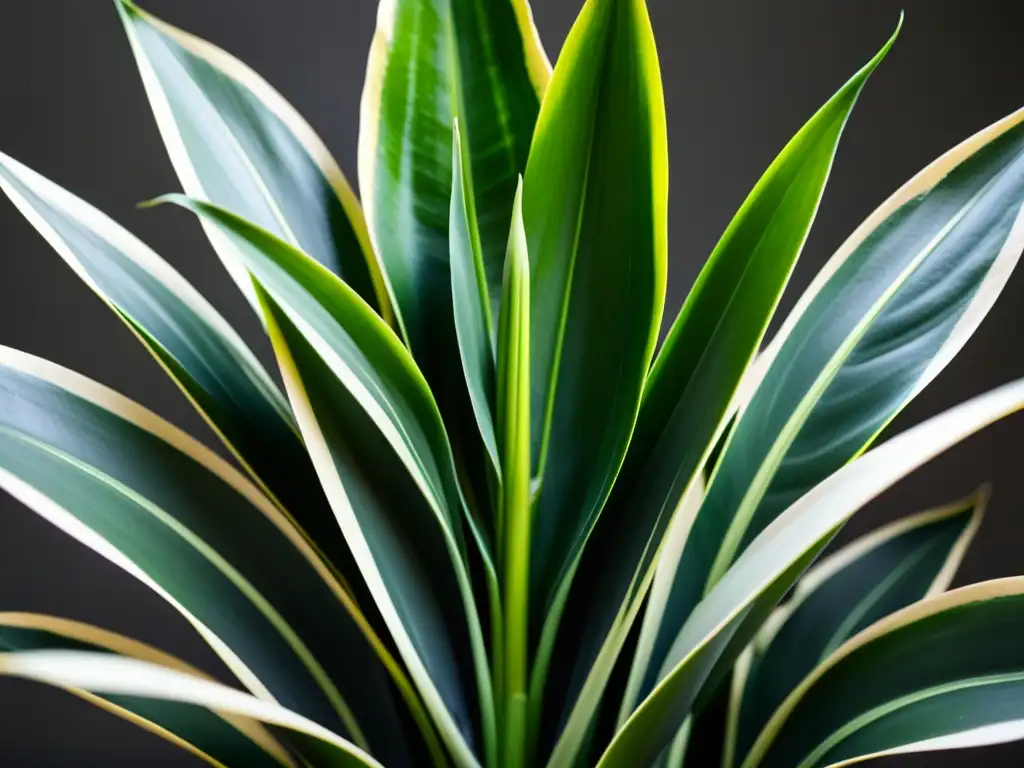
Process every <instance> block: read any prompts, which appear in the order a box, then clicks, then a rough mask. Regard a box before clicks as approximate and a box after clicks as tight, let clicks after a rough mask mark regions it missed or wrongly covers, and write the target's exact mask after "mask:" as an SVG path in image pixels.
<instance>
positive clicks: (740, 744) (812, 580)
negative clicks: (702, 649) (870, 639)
mask: <svg viewBox="0 0 1024 768" xmlns="http://www.w3.org/2000/svg"><path fill="white" fill-rule="evenodd" d="M988 496H989V489H988V488H987V487H985V488H982V489H981V490H979V491H978V492H976V493H975V494H973V495H972V496H971V497H970V498H967V499H964V500H961V501H959V502H956V503H955V504H950V505H947V506H945V507H940V508H938V509H934V510H930V511H928V512H922V513H921V514H918V515H914V516H912V517H908V518H904V519H903V520H899V521H897V522H895V523H892V524H890V525H887V526H885V527H884V528H880V529H879V530H877V531H874V532H872V533H870V534H868V535H866V536H863V537H861V538H860V539H857V540H856V541H854V542H852V543H850V544H848V545H846V546H845V547H843V548H842V549H840V550H838V551H837V552H836V553H835V554H833V555H830V556H829V557H828V558H826V559H824V560H822V561H821V562H820V563H818V564H817V565H815V566H814V568H812V569H811V570H809V571H808V572H807V574H805V575H804V577H803V578H802V579H801V580H800V581H799V582H798V584H797V587H796V589H795V591H794V593H793V595H792V597H791V598H790V599H789V600H788V601H787V602H786V603H785V604H784V605H783V606H782V607H781V608H779V609H777V610H776V611H775V613H774V614H773V615H772V617H771V619H770V620H769V621H768V623H767V624H766V625H765V626H764V627H763V628H762V629H761V631H760V632H759V633H758V636H757V637H756V639H755V640H754V642H753V643H751V645H750V646H749V647H748V648H747V650H746V651H745V652H744V654H743V657H742V658H741V659H740V661H739V662H738V663H737V665H736V672H735V673H734V677H733V683H732V687H733V697H732V702H731V707H730V712H729V720H730V723H729V732H730V733H729V739H728V740H727V743H728V744H729V748H728V753H729V754H728V756H727V758H726V763H725V765H727V766H732V765H733V764H734V763H735V762H736V758H739V759H740V760H742V758H743V756H744V755H745V754H746V753H747V751H748V750H749V749H750V746H751V744H752V743H753V741H754V739H755V738H756V737H757V734H758V733H759V732H760V730H761V728H762V727H764V725H765V724H766V723H767V722H768V720H769V719H770V718H771V717H772V715H773V714H774V712H775V710H776V709H777V708H778V707H779V705H780V704H781V703H782V702H783V700H784V699H785V698H786V696H788V695H789V693H791V692H792V691H793V690H795V689H796V687H797V685H798V684H799V683H800V681H801V680H802V679H803V678H804V677H805V676H806V675H807V674H808V673H809V672H811V670H813V669H814V667H815V666H817V665H818V664H819V663H821V662H822V661H823V660H824V659H826V658H827V657H828V656H829V655H830V654H831V653H832V652H833V651H835V650H836V648H838V647H839V645H841V644H842V643H843V642H844V641H846V640H847V639H849V638H850V637H852V636H853V635H854V634H856V633H857V632H859V631H860V630H862V629H864V628H866V627H867V626H868V625H870V624H873V623H874V622H876V621H879V620H880V619H882V618H884V617H885V616H887V615H889V614H890V613H894V612H896V611H897V610H899V609H901V608H905V607H906V606H908V605H910V604H911V603H915V602H917V601H918V600H922V599H924V598H925V597H927V596H930V595H935V594H939V593H941V592H943V591H944V590H945V589H946V588H947V587H948V586H949V583H950V581H952V579H953V575H954V574H955V573H956V569H957V567H958V566H959V564H960V561H961V560H962V559H963V556H964V553H965V552H966V551H967V547H968V545H969V544H970V541H971V539H972V538H973V537H974V534H975V532H976V531H977V529H978V525H980V523H981V517H982V515H983V514H984V509H985V504H986V503H987V501H988Z"/></svg>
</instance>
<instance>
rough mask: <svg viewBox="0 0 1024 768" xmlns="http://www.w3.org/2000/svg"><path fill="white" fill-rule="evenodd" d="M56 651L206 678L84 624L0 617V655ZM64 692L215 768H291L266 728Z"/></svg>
mask: <svg viewBox="0 0 1024 768" xmlns="http://www.w3.org/2000/svg"><path fill="white" fill-rule="evenodd" d="M55 650H64V651H93V652H98V651H99V652H107V653H112V654H118V655H121V656H125V657H127V658H132V659H139V660H141V661H147V662H150V663H152V664H159V665H160V666H162V667H168V668H170V669H176V670H178V671H180V672H184V673H186V674H189V675H193V676H196V677H206V676H205V675H203V674H202V673H201V672H199V670H197V669H194V668H193V667H191V666H189V665H188V664H186V663H185V662H183V661H180V660H179V659H176V658H175V657H173V656H169V655H168V654H166V653H163V652H161V651H158V650H157V649H155V648H152V647H150V646H148V645H145V644H143V643H139V642H137V641H135V640H130V639H129V638H127V637H124V636H122V635H117V634H115V633H113V632H107V631H105V630H102V629H100V628H98V627H94V626H91V625H89V624H82V623H80V622H77V621H69V620H67V619H59V618H56V617H54V616H41V615H38V614H28V613H0V652H3V653H11V652H25V651H55ZM207 679H209V678H207ZM69 691H70V692H71V693H74V694H76V695H78V696H81V697H82V698H83V699H85V700H86V701H88V702H90V703H92V704H95V705H96V706H98V707H101V708H103V709H105V710H107V711H108V712H111V713H113V714H115V715H117V716H118V717H123V718H125V719H126V720H128V721H129V722H132V723H134V724H135V725H138V726H140V727H142V728H145V729H146V730H148V731H150V732H152V733H155V734H156V735H158V736H160V737H161V738H164V739H166V740H168V741H169V742H171V743H172V744H175V745H177V746H179V747H182V748H183V749H186V750H188V751H189V752H191V753H192V754H194V755H196V756H197V757H199V758H200V759H202V760H205V761H206V762H208V763H209V764H210V765H213V766H217V767H218V768H226V766H230V765H251V766H254V768H275V767H276V768H279V767H280V766H282V765H283V766H288V767H289V768H291V767H292V766H294V765H295V763H294V762H293V761H292V759H291V758H290V757H289V756H288V753H287V752H286V751H285V750H284V748H283V747H282V746H281V744H280V743H278V742H277V740H276V739H275V738H274V737H273V736H272V735H271V734H270V733H269V732H268V731H267V730H266V729H265V728H263V727H261V726H260V725H258V724H256V723H255V722H254V721H252V720H249V719H247V718H239V717H234V716H230V715H228V716H224V715H220V714H217V713H215V712H210V711H202V710H196V709H195V708H193V707H187V708H186V707H182V706H181V705H179V704H177V703H175V702H168V701H153V700H148V699H139V698H134V697H131V696H117V695H111V696H106V697H99V696H96V695H94V694H91V693H88V692H87V691H83V690H80V689H74V688H72V689H69Z"/></svg>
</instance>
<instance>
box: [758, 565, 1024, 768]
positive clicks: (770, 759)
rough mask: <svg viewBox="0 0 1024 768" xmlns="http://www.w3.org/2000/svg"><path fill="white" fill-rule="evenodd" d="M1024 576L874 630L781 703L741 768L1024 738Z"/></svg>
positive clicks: (799, 765) (969, 590)
mask: <svg viewBox="0 0 1024 768" xmlns="http://www.w3.org/2000/svg"><path fill="white" fill-rule="evenodd" d="M1022 630H1024V579H1021V578H1012V579H1000V580H997V581H986V582H983V583H981V584H972V585H971V586H969V587H964V588H963V589H958V590H955V591H953V592H949V593H947V594H944V595H938V596H936V597H932V598H930V599H928V600H925V601H923V602H921V603H917V604H916V605H912V606H910V607H909V608H905V609H904V610H902V611H900V612H899V613H896V614H894V615H892V616H890V617H888V618H886V619H883V620H882V621H880V622H878V623H877V624H874V625H873V626H871V627H869V628H868V629H866V630H864V631H863V632H862V633H860V634H859V635H857V636H856V637H854V638H853V639H852V640H850V641H849V642H847V643H846V644H845V645H843V646H842V647H841V648H840V649H839V650H837V651H836V652H835V653H834V654H832V655H831V656H830V657H829V658H828V659H827V660H826V661H825V662H824V663H823V664H821V666H819V667H818V668H817V669H815V670H814V672H813V673H811V674H810V675H809V676H808V677H807V678H806V679H805V680H804V681H803V682H802V683H801V684H800V687H799V688H798V689H797V690H796V691H794V692H793V694H792V695H791V696H790V697H789V698H788V699H786V701H785V702H784V703H783V704H782V706H781V707H779V709H778V711H777V712H776V713H775V716H774V717H773V718H772V720H771V722H770V723H769V724H768V726H767V727H766V728H765V730H764V731H763V732H762V733H761V736H760V737H759V738H758V740H757V743H756V744H755V745H754V748H753V750H752V751H751V753H750V755H749V756H748V758H747V760H746V761H744V763H743V765H744V768H754V766H765V767H766V768H768V767H769V766H779V767H780V768H781V767H782V766H785V768H790V766H796V768H817V767H818V766H830V765H848V764H850V763H855V762H856V763H859V762H862V761H863V760H864V759H865V758H867V757H869V756H881V755H887V754H890V755H891V754H906V753H910V752H926V751H929V750H937V749H955V748H958V747H971V746H981V745H985V744H999V743H1003V742H1007V741H1014V740H1018V739H1021V738H1024V645H1022V644H1021V643H1020V636H1021V631H1022Z"/></svg>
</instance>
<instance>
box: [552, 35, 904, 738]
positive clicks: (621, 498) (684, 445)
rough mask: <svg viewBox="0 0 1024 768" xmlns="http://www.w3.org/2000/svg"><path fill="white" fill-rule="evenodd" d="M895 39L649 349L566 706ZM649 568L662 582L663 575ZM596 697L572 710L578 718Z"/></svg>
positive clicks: (598, 539) (790, 161)
mask: <svg viewBox="0 0 1024 768" xmlns="http://www.w3.org/2000/svg"><path fill="white" fill-rule="evenodd" d="M897 32H898V31H897ZM894 40H895V35H894V36H893V38H891V39H890V40H889V41H888V42H887V43H886V45H885V46H884V47H883V48H882V49H881V50H880V51H879V52H878V54H877V55H876V56H875V57H874V58H873V59H871V61H869V62H868V63H867V64H866V65H865V66H864V67H863V68H862V69H861V70H860V71H859V72H857V73H856V74H855V75H854V77H853V78H851V79H850V81H849V82H848V83H846V84H845V85H844V86H843V88H841V89H840V90H839V91H838V92H837V93H836V94H835V95H834V96H833V97H832V98H831V99H830V100H829V101H828V102H827V103H826V104H825V105H824V106H823V107H822V108H821V109H820V110H819V111H818V112H817V113H816V114H815V115H814V116H813V117H812V118H811V119H810V120H809V121H808V122H807V123H806V124H805V125H804V126H803V127H802V128H801V130H800V131H799V132H798V133H797V134H796V136H794V137H793V138H792V139H791V140H790V142H789V143H788V144H787V145H786V147H785V148H784V149H783V150H782V152H781V153H780V154H779V156H778V157H777V158H776V159H775V161H774V162H773V163H772V165H771V166H770V167H769V169H768V170H767V171H766V172H765V174H764V176H763V177H762V178H761V180H760V181H759V182H758V183H757V185H756V186H755V187H754V189H753V190H752V191H751V193H750V195H749V196H748V197H747V199H746V201H745V202H744V204H743V206H742V207H741V208H740V210H739V211H738V212H737V214H736V216H735V217H734V218H733V220H732V222H731V223H730V224H729V227H728V228H727V229H726V231H725V233H724V235H723V236H722V238H721V240H720V241H719V243H718V245H717V246H716V247H715V250H714V251H713V252H712V254H711V257H710V258H709V260H708V263H707V264H706V265H705V267H704V269H703V270H702V271H701V274H700V277H699V278H698V280H697V283H696V284H695V286H694V288H693V290H692V291H691V292H690V295H689V297H688V298H687V301H686V304H685V305H684V306H683V308H682V310H681V311H680V313H679V316H678V317H677V318H676V321H675V323H674V324H673V326H672V329H671V331H670V332H669V335H668V337H667V339H666V341H665V344H664V345H663V347H662V349H661V351H660V352H659V354H658V358H657V360H656V361H655V363H654V367H653V369H652V371H651V374H650V376H649V377H648V380H647V383H646V384H645V389H644V396H643V402H642V405H641V408H640V413H639V416H638V419H637V425H636V429H635V430H634V433H633V437H632V440H631V442H630V446H629V450H628V452H627V454H626V459H625V463H624V464H623V467H622V471H621V473H620V475H619V477H618V479H617V480H616V484H615V488H614V490H613V492H612V495H611V498H610V499H609V501H608V504H607V506H606V508H605V510H604V511H603V512H602V514H601V518H600V520H599V521H598V523H597V525H596V527H595V529H594V535H593V537H592V538H591V541H590V542H588V545H587V550H586V552H585V553H584V556H583V564H582V566H581V567H582V569H583V572H584V573H585V574H593V576H592V578H593V579H597V580H598V583H599V584H600V586H599V587H596V588H595V587H593V585H592V584H589V581H590V579H589V578H588V579H587V582H588V587H587V588H585V589H584V588H581V589H579V590H577V592H576V593H570V600H572V601H574V603H577V604H576V605H573V606H572V607H571V609H570V610H571V611H573V612H574V615H578V616H580V620H579V622H578V623H577V624H576V626H577V629H576V630H575V631H573V630H572V628H569V632H568V633H567V634H566V636H565V637H564V638H561V639H560V643H562V644H564V646H565V648H566V653H567V654H568V655H570V656H571V658H572V661H571V662H570V663H572V664H574V665H575V666H576V670H577V671H576V674H575V679H576V681H577V683H576V686H575V687H572V688H571V689H570V691H569V697H568V698H569V702H570V705H573V704H574V703H575V702H578V701H579V699H578V698H577V694H578V686H579V685H580V684H581V682H582V681H583V680H584V679H585V676H586V675H587V673H588V671H589V662H590V661H591V659H592V658H593V655H594V654H595V653H598V652H599V651H598V648H599V647H600V646H601V645H602V644H603V643H604V642H605V641H606V640H608V641H611V642H615V641H614V640H612V639H611V638H612V636H613V635H617V636H618V637H619V640H618V642H620V643H621V642H623V641H624V640H625V632H626V631H628V626H620V627H615V628H614V629H613V625H612V617H613V616H615V615H616V612H617V611H618V610H619V607H620V606H626V605H629V604H632V603H635V602H639V601H641V600H643V597H644V594H645V592H644V590H645V589H646V585H647V584H649V583H650V579H649V578H645V577H646V576H648V575H649V573H648V572H649V571H650V570H652V569H653V568H654V567H655V561H656V558H657V553H658V552H659V549H660V548H661V544H662V540H663V538H664V537H665V535H666V529H667V528H668V526H669V521H670V519H671V518H672V516H673V513H674V512H675V510H676V508H677V506H678V505H679V503H680V499H681V498H682V497H683V495H684V493H685V492H686V489H687V488H688V487H692V483H693V482H694V480H695V479H696V478H697V477H698V475H699V470H700V468H701V466H702V465H703V464H704V462H706V461H707V459H708V456H709V454H710V452H711V450H712V447H713V446H714V444H715V442H716V441H717V440H718V439H719V436H720V435H721V434H722V431H723V430H724V429H725V426H726V424H727V422H728V411H729V404H730V401H732V400H733V398H734V392H735V391H736V389H737V387H738V386H739V382H740V379H741V377H742V375H743V372H744V370H745V369H746V367H747V365H748V363H749V361H750V359H751V357H752V356H753V354H754V352H755V351H756V349H757V346H758V344H759V343H760V341H761V338H762V337H763V335H764V332H765V329H766V327H767V324H768V321H769V320H770V318H771V316H772V313H773V312H774V310H775V306H776V304H777V303H778V300H779V296H780V295H781V293H782V290H783V288H784V287H785V284H786V282H787V280H788V278H789V275H790V272H791V271H792V268H793V265H794V264H795V262H796V259H797V257H798V255H799V253H800V250H801V249H802V247H803V243H804V240H805V239H806V237H807V233H808V231H809V229H810V226H811V223H812V221H813V219H814V216H815V214H816V212H817V209H818V204H819V202H820V200H821V196H822V194H823V192H824V188H825V183H826V181H827V179H828V175H829V172H830V170H831V167H832V161H833V158H834V157H835V153H836V149H837V147H838V143H839V139H840V137H841V135H842V132H843V128H844V126H845V125H846V121H847V119H848V117H849V115H850V112H851V110H852V109H853V106H854V104H855V103H856V101H857V98H858V96H859V94H860V92H861V90H862V89H863V87H864V85H865V83H866V81H867V79H868V77H869V76H870V75H871V73H872V72H873V71H874V69H875V67H877V66H878V64H879V63H880V62H881V61H882V59H883V58H884V57H885V55H886V53H887V52H888V50H889V48H890V47H891V46H892V44H893V42H894ZM690 525H692V519H691V520H689V522H687V523H686V525H685V530H683V531H681V532H680V533H681V538H680V540H679V541H678V544H679V546H682V545H683V544H684V543H685V540H686V537H687V536H688V535H689V527H690ZM679 554H680V555H681V551H680V552H679ZM676 563H678V557H676ZM658 567H659V569H660V570H661V574H662V576H661V579H660V582H659V583H661V584H662V587H661V588H662V589H666V590H667V588H668V587H669V586H671V579H670V577H671V574H670V573H669V572H667V571H666V570H665V566H663V565H661V566H658ZM666 578H668V579H669V580H668V583H665V581H666ZM664 598H665V600H666V601H667V599H668V592H667V591H666V592H665V594H664ZM664 607H665V606H663V608H662V609H661V610H663V609H664ZM661 610H659V611H657V612H653V611H650V610H648V612H647V614H646V616H645V629H644V646H645V647H643V648H642V650H643V653H642V654H641V655H640V656H638V657H637V659H636V661H635V662H634V665H633V671H632V672H631V678H632V680H631V684H630V686H629V689H628V691H627V701H625V702H624V703H623V706H624V707H625V709H624V710H623V716H622V717H623V719H624V717H625V715H626V714H628V712H629V710H631V709H632V706H633V705H634V704H635V702H636V696H637V695H638V694H639V693H640V685H641V683H642V682H643V680H644V678H645V672H646V670H647V668H648V667H647V662H648V660H649V659H650V654H651V653H652V652H654V647H653V645H651V643H653V640H654V637H652V635H654V636H656V634H657V632H658V626H659V625H658V623H655V622H653V619H654V617H655V615H656V613H657V617H658V622H660V621H661ZM570 648H571V651H570V650H569V649H570ZM580 703H584V702H580ZM594 704H596V702H591V703H590V705H589V709H579V710H577V712H578V714H577V713H574V715H573V717H576V718H583V717H585V716H587V714H586V713H587V712H588V711H592V710H593V705H594Z"/></svg>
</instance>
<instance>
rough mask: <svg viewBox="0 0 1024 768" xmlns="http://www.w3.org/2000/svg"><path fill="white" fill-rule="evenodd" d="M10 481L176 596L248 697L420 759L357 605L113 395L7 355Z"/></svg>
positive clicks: (186, 441)
mask: <svg viewBox="0 0 1024 768" xmlns="http://www.w3.org/2000/svg"><path fill="white" fill-rule="evenodd" d="M0 487H3V488H4V489H5V490H7V491H8V492H10V493H11V494H12V495H13V496H14V497H15V498H17V499H19V500H20V501H22V502H23V503H25V504H26V505H27V506H28V507H29V508H31V509H32V510H34V511H35V512H36V513H38V514H39V515H41V516H42V517H43V518H44V519H46V520H47V521H49V522H51V523H52V524H54V525H56V526H57V527H59V528H60V529H61V530H63V531H64V532H65V533H68V534H69V535H71V536H72V537H73V538H75V539H77V540H78V541H80V542H81V543H83V544H85V545H86V546H88V547H89V548H91V549H93V550H94V551H96V552H98V553H99V554H100V555H102V556H103V557H105V558H107V559H108V560H110V561H111V562H113V563H114V564H115V565H117V566H119V567H120V568H122V569H124V570H126V571H127V572H128V573H130V574H131V575H132V576H134V577H135V578H137V579H139V580H140V581H141V582H142V583H144V584H145V585H146V586H148V587H149V588H150V589H152V590H154V591H155V592H156V593H157V594H158V595H160V596H161V597H162V598H163V599H165V600H166V601H167V602H169V603H170V604H171V605H172V606H173V607H174V608H175V609H177V610H178V611H179V612H180V613H181V614H182V615H183V616H184V617H185V618H186V619H187V620H188V621H189V622H190V623H192V625H193V626H194V627H195V628H196V629H197V631H199V633H200V634H201V635H202V636H203V637H204V639H206V640H207V642H209V643H210V645H211V646H212V647H213V649H214V651H215V652H217V653H218V654H219V655H220V656H221V657H222V658H223V659H224V660H225V663H227V665H228V666H229V668H230V669H231V670H232V671H233V672H234V673H235V674H236V675H237V676H238V678H239V679H240V680H241V681H242V682H243V684H245V685H246V687H248V688H249V689H250V690H252V691H253V692H255V693H257V694H258V695H262V696H271V695H272V696H273V697H274V698H276V699H278V700H279V701H281V702H283V703H285V704H287V705H289V706H291V707H293V708H295V709H297V710H299V711H301V712H304V713H309V715H310V716H313V717H316V718H317V720H318V721H320V722H327V723H337V724H338V727H339V728H341V727H344V729H345V730H346V732H349V733H350V734H351V736H352V738H353V739H354V740H356V741H357V742H364V741H369V742H370V743H371V744H372V747H373V749H374V751H375V752H377V753H379V754H383V755H387V756H388V759H389V762H390V763H391V764H393V765H406V764H408V755H407V753H406V748H405V745H404V743H403V742H400V741H398V740H395V739H393V738H391V736H390V734H391V733H393V732H394V730H395V728H397V727H399V724H398V719H397V717H398V716H397V711H396V710H395V708H394V700H393V698H392V693H391V690H390V687H389V681H388V678H387V676H386V675H385V674H384V667H383V666H381V664H380V663H379V662H378V656H377V655H376V654H375V653H374V650H373V649H372V648H371V644H370V642H368V637H372V633H371V634H370V635H364V632H366V630H367V628H366V627H365V626H360V625H359V624H357V623H356V620H354V619H353V617H354V616H356V617H357V616H359V613H358V610H357V609H355V607H354V606H351V598H350V597H349V596H348V594H347V593H346V592H345V590H344V589H343V587H342V586H341V584H340V583H338V581H337V580H336V579H335V577H334V576H333V574H332V573H331V571H330V570H329V569H328V568H327V567H326V566H325V565H324V563H323V562H322V561H321V560H320V559H319V558H318V556H317V555H316V553H315V552H314V551H313V550H312V548H311V547H310V545H309V544H308V543H307V542H306V540H305V539H304V538H303V537H302V536H301V535H300V534H299V533H298V532H297V530H296V529H295V528H294V526H292V525H291V523H290V521H288V520H287V518H286V517H285V516H284V514H283V513H282V512H281V511H280V510H279V509H278V508H277V507H276V506H274V505H273V504H271V503H270V502H269V501H268V500H267V498H266V497H265V496H263V495H262V494H261V493H260V492H259V491H258V490H257V488H256V487H255V486H254V485H252V483H250V482H249V481H247V480H246V479H245V478H244V477H243V476H242V475H241V474H239V473H238V472H237V471H236V470H234V469H233V468H232V467H231V466H230V465H229V464H228V463H227V462H225V461H224V460H223V459H220V458H219V457H217V456H216V455H215V454H213V453H212V452H211V451H209V450H208V449H206V448H204V447H203V446H201V445H200V444H199V443H197V442H196V441H195V440H193V439H192V438H190V437H188V436H187V435H186V434H184V433H183V432H181V431H180V430H178V429H177V428H175V427H173V426H172V425H170V424H168V423H167V422H165V421H163V420H162V419H160V418H159V417H158V416H156V415H155V414H153V413H151V412H150V411H148V410H146V409H144V408H143V407H142V406H140V405H138V404H136V403H134V402H132V401H130V400H127V399H126V398H124V397H122V396H120V395H118V394H117V393H115V392H113V391H111V390H109V389H107V388H106V387H103V386H101V385H99V384H96V383H95V382H92V381H90V380H88V379H85V378H84V377H81V376H78V375H77V374H74V373H72V372H71V371H68V370H66V369H63V368H60V367H59V366H56V365H54V364H52V363H48V362H46V361H43V360H40V359H38V358H34V357H32V356H30V355H26V354H24V353H19V352H16V351H14V350H10V349H7V348H0ZM239 531H245V532H246V535H245V536H244V537H240V536H239V534H238V532H239ZM268 564H270V565H271V566H272V567H268ZM296 595H301V596H302V599H296ZM343 606H344V607H343ZM346 608H348V609H349V610H346ZM325 616H328V617H333V618H332V620H330V621H325V620H324V617H325ZM378 646H379V642H378ZM377 652H378V653H379V652H380V649H379V648H378V649H377ZM341 689H343V690H344V691H345V698H344V699H343V698H342V696H341V694H340V690H341ZM364 731H365V735H364Z"/></svg>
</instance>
